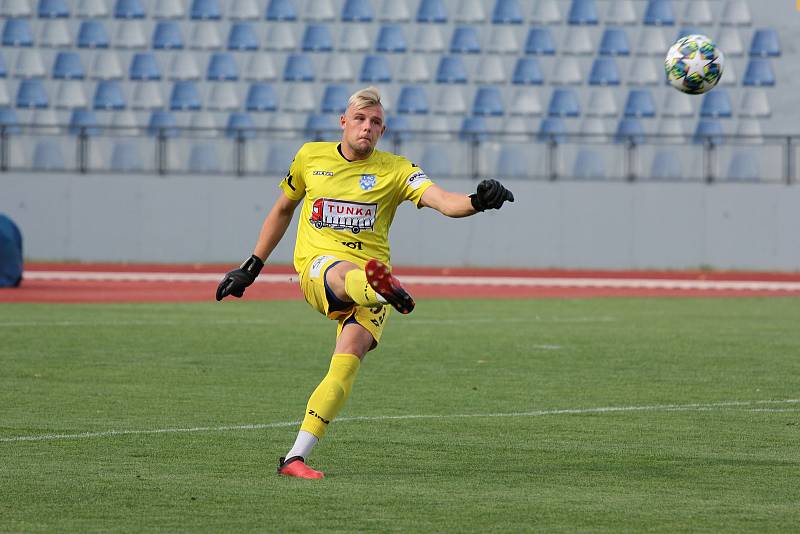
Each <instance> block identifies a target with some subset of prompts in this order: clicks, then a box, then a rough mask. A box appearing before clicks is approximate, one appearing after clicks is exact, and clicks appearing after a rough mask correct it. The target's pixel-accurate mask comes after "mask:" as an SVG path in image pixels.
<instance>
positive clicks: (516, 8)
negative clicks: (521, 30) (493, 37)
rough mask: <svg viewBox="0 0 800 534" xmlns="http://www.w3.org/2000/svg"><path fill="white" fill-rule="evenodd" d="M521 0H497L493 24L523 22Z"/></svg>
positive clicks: (493, 13) (493, 11)
mask: <svg viewBox="0 0 800 534" xmlns="http://www.w3.org/2000/svg"><path fill="white" fill-rule="evenodd" d="M522 18H523V17H522V8H521V7H520V5H519V0H496V2H495V4H494V9H493V10H492V24H522Z"/></svg>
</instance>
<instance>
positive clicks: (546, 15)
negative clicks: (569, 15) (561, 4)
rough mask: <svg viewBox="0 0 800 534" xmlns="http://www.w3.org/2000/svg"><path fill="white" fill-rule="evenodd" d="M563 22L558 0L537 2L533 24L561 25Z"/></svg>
mask: <svg viewBox="0 0 800 534" xmlns="http://www.w3.org/2000/svg"><path fill="white" fill-rule="evenodd" d="M563 20H564V19H563V17H562V16H561V11H560V10H559V9H558V3H557V2H556V0H539V1H538V2H536V5H535V6H534V8H533V15H532V16H531V22H533V23H534V24H560V23H561V22H562V21H563Z"/></svg>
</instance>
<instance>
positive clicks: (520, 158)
mask: <svg viewBox="0 0 800 534" xmlns="http://www.w3.org/2000/svg"><path fill="white" fill-rule="evenodd" d="M527 137H528V136H527V135H523V136H522V139H520V141H522V142H524V141H526V140H527ZM532 167H533V165H532V163H531V161H530V149H529V148H528V147H525V146H521V145H503V146H502V147H501V148H500V153H499V154H498V156H497V164H496V165H495V172H496V173H497V176H502V177H503V178H529V177H530V174H531V171H532Z"/></svg>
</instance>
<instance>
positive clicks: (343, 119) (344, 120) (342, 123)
mask: <svg viewBox="0 0 800 534" xmlns="http://www.w3.org/2000/svg"><path fill="white" fill-rule="evenodd" d="M346 120H347V119H345V118H344V113H343V114H341V115H339V126H341V127H342V130H344V123H345V122H346Z"/></svg>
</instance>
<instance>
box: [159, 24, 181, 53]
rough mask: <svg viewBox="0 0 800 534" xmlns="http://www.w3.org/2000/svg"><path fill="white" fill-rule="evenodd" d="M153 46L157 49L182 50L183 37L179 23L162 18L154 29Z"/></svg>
mask: <svg viewBox="0 0 800 534" xmlns="http://www.w3.org/2000/svg"><path fill="white" fill-rule="evenodd" d="M153 48H155V49H156V50H180V49H182V48H183V37H181V29H180V28H179V27H178V24H177V23H176V22H174V21H171V20H162V21H160V22H159V23H158V24H156V29H155V30H154V31H153Z"/></svg>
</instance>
